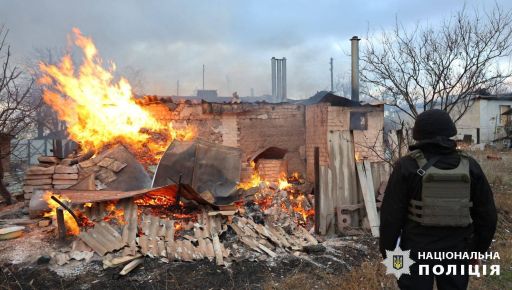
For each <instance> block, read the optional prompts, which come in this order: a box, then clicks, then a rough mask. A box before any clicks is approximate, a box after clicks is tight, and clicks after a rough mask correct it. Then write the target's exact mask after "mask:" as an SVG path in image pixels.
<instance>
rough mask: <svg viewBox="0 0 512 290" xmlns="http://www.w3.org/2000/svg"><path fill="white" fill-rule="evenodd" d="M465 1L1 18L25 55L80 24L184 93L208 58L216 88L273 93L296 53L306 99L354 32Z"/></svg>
mask: <svg viewBox="0 0 512 290" xmlns="http://www.w3.org/2000/svg"><path fill="white" fill-rule="evenodd" d="M466 2H468V4H469V5H472V3H473V4H474V5H477V4H475V3H480V2H478V1H476V0H470V1H466ZM487 2H489V3H494V0H489V1H487ZM498 2H502V3H500V4H502V5H504V6H509V7H510V6H512V4H511V3H509V1H505V0H502V1H498ZM461 5H463V3H459V2H458V1H441V0H434V1H421V2H420V3H413V1H407V0H388V1H380V0H379V1H377V0H375V1H364V2H362V1H354V2H353V3H347V1H328V0H324V1H302V0H300V1H284V0H281V1H270V0H269V1H256V0H254V1H236V0H213V1H199V0H187V1H135V0H132V1H128V0H113V1H65V0H40V1H35V0H34V1H2V4H1V7H2V9H0V19H2V21H3V22H4V24H5V25H6V26H7V27H8V28H9V29H10V35H9V42H10V44H11V46H12V50H13V53H14V56H15V57H16V58H18V59H23V58H26V57H28V56H31V55H33V51H34V49H45V48H48V47H55V46H59V47H65V46H66V43H67V42H66V36H67V35H68V34H69V33H70V31H71V28H72V27H78V28H80V30H81V31H82V32H83V33H84V35H87V36H91V37H92V38H93V40H94V41H95V43H96V45H97V47H98V49H99V51H100V54H101V55H102V57H103V58H104V59H105V60H112V61H114V62H115V63H116V64H117V67H119V68H121V69H120V71H119V72H120V73H123V71H126V72H127V73H128V74H130V76H128V78H133V80H132V81H136V82H138V83H139V85H137V87H138V88H141V89H143V90H144V93H146V94H159V95H172V94H175V93H176V81H177V80H179V81H180V94H182V95H193V94H194V93H195V90H197V89H200V88H201V87H202V65H203V64H204V65H205V66H206V79H205V85H206V88H207V89H218V90H219V94H220V95H224V96H230V95H231V94H232V92H234V91H237V92H238V93H239V95H240V96H242V97H243V96H248V95H250V89H251V88H254V93H255V95H263V94H270V93H271V82H270V58H271V57H273V56H275V57H279V58H280V57H286V59H287V69H288V71H287V78H288V80H287V84H288V96H289V97H291V98H305V97H309V96H311V95H313V94H314V93H316V92H317V91H319V90H323V89H329V88H330V73H329V59H330V57H333V58H334V60H335V67H334V71H335V75H338V74H344V73H346V72H348V71H349V69H350V57H349V56H348V55H347V54H346V51H349V46H350V43H349V38H350V37H352V36H353V35H360V36H364V35H366V32H367V30H368V27H370V28H381V27H382V28H387V27H391V26H392V25H393V24H394V21H395V16H396V17H397V18H400V21H401V22H402V23H405V24H408V23H410V24H411V25H413V24H415V23H416V22H417V21H423V20H427V21H431V22H435V21H436V20H438V19H441V18H443V17H444V16H446V15H448V14H450V12H451V11H453V10H455V9H459V8H460V7H461ZM479 5H480V4H479ZM481 5H484V4H481ZM440 7H442V9H440ZM124 68H128V69H124ZM138 75H139V76H143V80H138V79H136V77H137V76H138ZM226 76H229V80H230V81H229V91H228V85H227V81H226Z"/></svg>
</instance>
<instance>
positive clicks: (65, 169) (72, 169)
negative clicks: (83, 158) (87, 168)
mask: <svg viewBox="0 0 512 290" xmlns="http://www.w3.org/2000/svg"><path fill="white" fill-rule="evenodd" d="M55 173H63V174H72V173H78V167H77V166H76V165H72V166H66V165H57V166H55Z"/></svg>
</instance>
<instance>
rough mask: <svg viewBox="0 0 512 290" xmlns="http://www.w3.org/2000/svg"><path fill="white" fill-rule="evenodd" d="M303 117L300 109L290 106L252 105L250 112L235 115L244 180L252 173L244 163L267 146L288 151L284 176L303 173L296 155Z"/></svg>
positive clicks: (302, 163)
mask: <svg viewBox="0 0 512 290" xmlns="http://www.w3.org/2000/svg"><path fill="white" fill-rule="evenodd" d="M304 117H305V115H304V106H302V105H292V104H279V105H276V104H254V107H253V108H252V110H251V111H248V112H243V113H238V114H237V119H238V132H239V139H238V142H239V145H240V149H242V152H243V156H242V160H243V161H244V164H242V175H243V178H244V179H245V178H248V177H250V175H251V174H252V170H251V169H250V167H249V164H248V163H247V162H249V161H250V160H251V159H252V158H254V157H255V156H256V155H257V154H258V153H259V152H261V151H262V150H264V149H266V148H268V147H278V148H281V149H286V150H287V151H288V154H286V155H285V159H287V160H288V159H289V160H288V161H289V162H288V173H292V172H295V171H297V172H300V173H304V172H305V160H304V158H301V157H300V153H299V152H300V149H301V146H304V144H305V119H304Z"/></svg>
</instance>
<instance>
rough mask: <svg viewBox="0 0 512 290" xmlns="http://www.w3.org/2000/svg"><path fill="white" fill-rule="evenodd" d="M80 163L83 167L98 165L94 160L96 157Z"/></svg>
mask: <svg viewBox="0 0 512 290" xmlns="http://www.w3.org/2000/svg"><path fill="white" fill-rule="evenodd" d="M78 165H80V167H82V168H88V167H92V166H94V165H96V162H94V159H89V160H85V161H82V162H80V163H78Z"/></svg>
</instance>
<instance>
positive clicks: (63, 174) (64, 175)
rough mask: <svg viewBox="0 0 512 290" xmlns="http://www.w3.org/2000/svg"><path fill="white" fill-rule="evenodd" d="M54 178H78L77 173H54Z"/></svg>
mask: <svg viewBox="0 0 512 290" xmlns="http://www.w3.org/2000/svg"><path fill="white" fill-rule="evenodd" d="M53 179H73V180H76V179H78V174H77V173H69V174H68V173H55V174H53Z"/></svg>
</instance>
